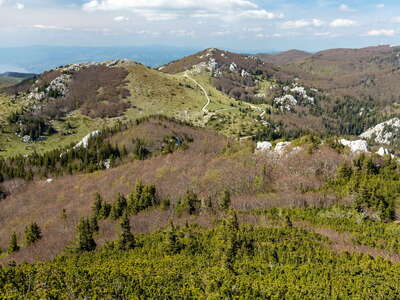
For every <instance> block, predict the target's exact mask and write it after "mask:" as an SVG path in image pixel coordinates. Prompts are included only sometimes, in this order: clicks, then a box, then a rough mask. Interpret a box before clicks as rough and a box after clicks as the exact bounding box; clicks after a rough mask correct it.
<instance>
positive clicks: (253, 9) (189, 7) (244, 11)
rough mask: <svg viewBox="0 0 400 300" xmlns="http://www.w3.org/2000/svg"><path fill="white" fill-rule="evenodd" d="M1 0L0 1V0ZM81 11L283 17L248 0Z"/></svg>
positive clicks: (175, 0) (122, 2) (128, 2)
mask: <svg viewBox="0 0 400 300" xmlns="http://www.w3.org/2000/svg"><path fill="white" fill-rule="evenodd" d="M0 1H1V0H0ZM83 9H84V10H85V11H98V10H100V11H126V10H129V11H132V12H134V13H135V14H137V15H140V16H142V17H144V18H146V19H148V20H173V19H178V18H186V17H204V18H210V17H214V18H222V19H232V18H253V19H277V18H281V17H283V15H282V14H276V13H273V12H269V11H267V10H265V9H262V8H260V7H259V6H258V5H257V4H256V3H254V2H252V1H250V0H202V1H198V0H92V1H90V2H86V3H85V4H84V5H83Z"/></svg>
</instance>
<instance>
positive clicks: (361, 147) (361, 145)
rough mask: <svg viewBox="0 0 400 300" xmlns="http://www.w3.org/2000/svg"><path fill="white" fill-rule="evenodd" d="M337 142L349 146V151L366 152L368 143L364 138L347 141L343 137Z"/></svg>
mask: <svg viewBox="0 0 400 300" xmlns="http://www.w3.org/2000/svg"><path fill="white" fill-rule="evenodd" d="M339 142H340V143H341V144H342V145H343V146H346V147H349V148H350V150H351V152H353V153H356V152H368V143H367V142H366V141H364V140H357V141H348V140H345V139H341V140H339Z"/></svg>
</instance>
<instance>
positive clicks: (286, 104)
mask: <svg viewBox="0 0 400 300" xmlns="http://www.w3.org/2000/svg"><path fill="white" fill-rule="evenodd" d="M274 102H275V103H276V104H277V105H279V106H280V107H281V109H285V110H287V111H291V110H292V108H293V106H295V105H297V100H296V98H295V97H293V96H292V95H285V96H282V97H279V98H275V99H274Z"/></svg>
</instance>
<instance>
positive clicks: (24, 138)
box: [21, 135, 32, 143]
mask: <svg viewBox="0 0 400 300" xmlns="http://www.w3.org/2000/svg"><path fill="white" fill-rule="evenodd" d="M21 140H22V142H24V143H32V138H31V137H30V136H29V135H24V136H23V137H22V139H21Z"/></svg>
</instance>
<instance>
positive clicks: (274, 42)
mask: <svg viewBox="0 0 400 300" xmlns="http://www.w3.org/2000/svg"><path fill="white" fill-rule="evenodd" d="M378 44H391V45H400V1H398V0H376V1H372V0H351V1H349V0H343V1H335V0H279V1H277V0H68V1H67V0H0V47H15V46H30V45H51V46H133V45H161V46H162V45H164V46H178V47H190V48H207V47H218V48H223V49H231V50H239V51H244V52H245V51H247V52H258V51H259V52H261V51H272V50H276V51H281V50H288V49H302V50H306V51H318V50H322V49H328V48H339V47H346V48H359V47H365V46H370V45H378Z"/></svg>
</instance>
